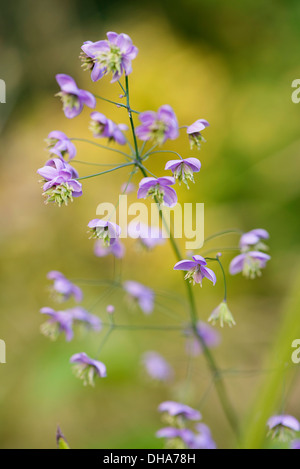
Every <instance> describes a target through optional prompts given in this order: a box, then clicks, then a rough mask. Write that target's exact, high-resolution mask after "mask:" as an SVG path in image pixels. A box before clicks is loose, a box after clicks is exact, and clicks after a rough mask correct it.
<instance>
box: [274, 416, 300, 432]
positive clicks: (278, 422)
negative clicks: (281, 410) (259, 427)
mask: <svg viewBox="0 0 300 469" xmlns="http://www.w3.org/2000/svg"><path fill="white" fill-rule="evenodd" d="M267 425H268V427H269V429H270V430H272V429H274V428H276V427H278V426H282V427H286V428H289V429H290V430H293V431H294V432H299V431H300V423H299V422H298V420H297V419H296V418H295V417H293V416H292V415H274V416H273V417H271V418H269V420H268V423H267Z"/></svg>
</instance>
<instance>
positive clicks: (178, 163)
mask: <svg viewBox="0 0 300 469" xmlns="http://www.w3.org/2000/svg"><path fill="white" fill-rule="evenodd" d="M200 168H201V163H200V161H199V160H197V158H186V159H185V160H170V161H168V162H167V164H166V166H165V170H169V169H170V170H171V171H172V173H173V176H174V178H175V179H178V181H179V183H181V181H182V182H184V184H186V185H187V186H188V180H190V181H192V182H195V181H194V173H198V172H199V171H200Z"/></svg>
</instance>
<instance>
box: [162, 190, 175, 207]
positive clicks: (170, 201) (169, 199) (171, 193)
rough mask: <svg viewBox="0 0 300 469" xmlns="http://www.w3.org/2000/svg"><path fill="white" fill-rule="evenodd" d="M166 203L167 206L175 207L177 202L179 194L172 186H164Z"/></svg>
mask: <svg viewBox="0 0 300 469" xmlns="http://www.w3.org/2000/svg"><path fill="white" fill-rule="evenodd" d="M164 204H165V205H166V206H167V207H174V206H175V205H176V204H177V194H176V192H175V190H174V189H173V188H172V187H165V188H164Z"/></svg>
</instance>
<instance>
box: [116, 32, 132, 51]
mask: <svg viewBox="0 0 300 469" xmlns="http://www.w3.org/2000/svg"><path fill="white" fill-rule="evenodd" d="M116 44H117V46H118V47H119V48H120V50H121V52H123V53H124V54H126V52H127V51H130V49H131V47H132V40H131V38H130V37H129V36H128V34H120V35H119V36H118V38H117V41H116Z"/></svg>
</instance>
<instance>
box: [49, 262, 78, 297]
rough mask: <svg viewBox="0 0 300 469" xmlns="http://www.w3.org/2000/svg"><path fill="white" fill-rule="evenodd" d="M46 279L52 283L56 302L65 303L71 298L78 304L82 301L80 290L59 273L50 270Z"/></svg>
mask: <svg viewBox="0 0 300 469" xmlns="http://www.w3.org/2000/svg"><path fill="white" fill-rule="evenodd" d="M47 278H48V279H49V280H53V281H54V284H53V290H54V291H55V292H56V293H57V295H56V297H57V300H59V301H66V300H68V299H69V298H70V297H71V296H74V298H75V300H76V301H77V302H78V303H79V302H80V301H82V296H83V295H82V291H81V289H80V288H79V287H78V286H77V285H74V284H73V283H72V282H70V280H68V279H67V278H66V277H65V276H64V275H63V274H62V273H61V272H58V271H57V270H51V271H50V272H49V273H48V274H47Z"/></svg>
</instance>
